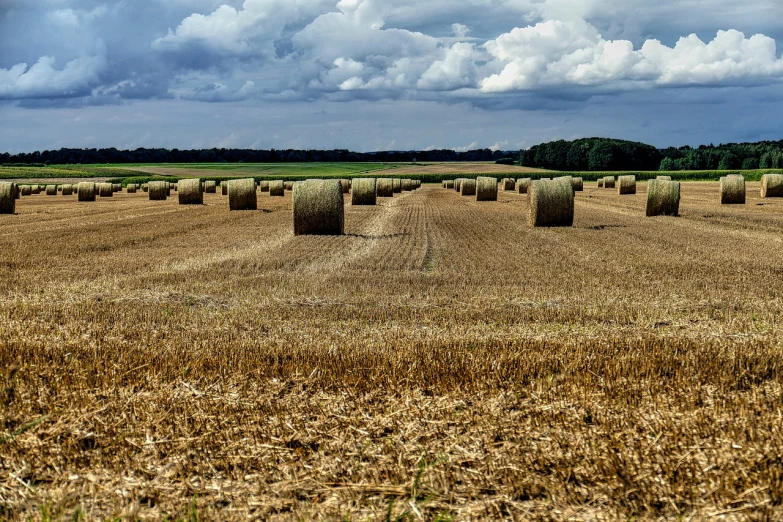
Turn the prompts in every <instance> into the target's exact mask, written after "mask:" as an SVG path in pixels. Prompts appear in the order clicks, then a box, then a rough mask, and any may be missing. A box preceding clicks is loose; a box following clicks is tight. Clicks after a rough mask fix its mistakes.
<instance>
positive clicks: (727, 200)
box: [720, 174, 745, 205]
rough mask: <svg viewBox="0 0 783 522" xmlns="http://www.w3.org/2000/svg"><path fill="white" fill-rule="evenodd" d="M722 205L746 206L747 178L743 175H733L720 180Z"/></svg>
mask: <svg viewBox="0 0 783 522" xmlns="http://www.w3.org/2000/svg"><path fill="white" fill-rule="evenodd" d="M720 204H721V205H744V204H745V176H743V175H742V174H731V175H729V176H723V177H722V178H720Z"/></svg>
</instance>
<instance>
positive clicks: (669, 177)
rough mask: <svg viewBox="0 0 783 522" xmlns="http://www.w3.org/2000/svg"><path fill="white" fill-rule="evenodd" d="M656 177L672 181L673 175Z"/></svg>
mask: <svg viewBox="0 0 783 522" xmlns="http://www.w3.org/2000/svg"><path fill="white" fill-rule="evenodd" d="M655 179H659V180H661V181H671V180H672V177H671V176H658V177H656V178H655Z"/></svg>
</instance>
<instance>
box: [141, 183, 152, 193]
mask: <svg viewBox="0 0 783 522" xmlns="http://www.w3.org/2000/svg"><path fill="white" fill-rule="evenodd" d="M149 189H150V186H149V184H148V183H142V184H141V190H142V191H144V192H147V191H148V190H149Z"/></svg>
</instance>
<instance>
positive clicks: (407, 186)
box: [402, 179, 413, 192]
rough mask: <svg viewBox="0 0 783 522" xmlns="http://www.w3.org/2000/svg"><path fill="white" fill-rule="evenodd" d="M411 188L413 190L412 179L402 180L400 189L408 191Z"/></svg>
mask: <svg viewBox="0 0 783 522" xmlns="http://www.w3.org/2000/svg"><path fill="white" fill-rule="evenodd" d="M411 190H413V180H412V179H404V180H402V191H403V192H410V191H411Z"/></svg>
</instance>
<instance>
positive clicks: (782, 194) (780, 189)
mask: <svg viewBox="0 0 783 522" xmlns="http://www.w3.org/2000/svg"><path fill="white" fill-rule="evenodd" d="M761 197H762V198H783V174H764V175H763V176H761Z"/></svg>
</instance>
